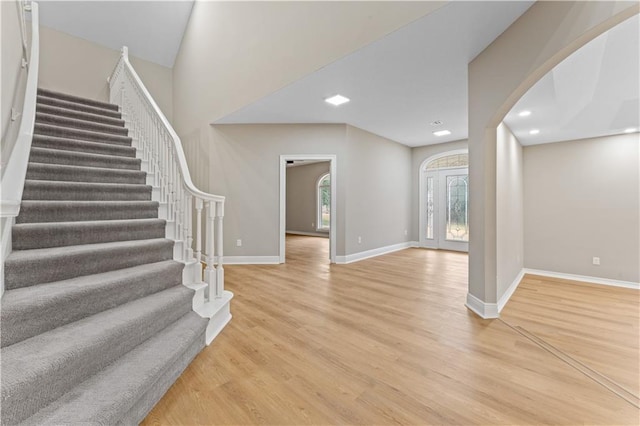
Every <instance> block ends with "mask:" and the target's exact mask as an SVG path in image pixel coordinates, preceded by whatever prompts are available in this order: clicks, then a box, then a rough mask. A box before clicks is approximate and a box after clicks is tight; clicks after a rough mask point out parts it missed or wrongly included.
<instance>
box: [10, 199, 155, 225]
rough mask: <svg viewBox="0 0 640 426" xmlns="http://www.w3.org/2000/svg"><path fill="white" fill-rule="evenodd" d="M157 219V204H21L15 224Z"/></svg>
mask: <svg viewBox="0 0 640 426" xmlns="http://www.w3.org/2000/svg"><path fill="white" fill-rule="evenodd" d="M157 217H158V204H157V203H148V204H145V205H135V204H134V205H126V206H103V205H96V206H86V205H81V206H78V205H74V204H73V203H69V204H68V205H55V206H50V205H47V204H46V203H37V202H36V203H29V202H27V203H22V206H21V207H20V214H19V215H18V217H17V218H16V223H42V222H77V221H88V220H125V219H152V218H157Z"/></svg>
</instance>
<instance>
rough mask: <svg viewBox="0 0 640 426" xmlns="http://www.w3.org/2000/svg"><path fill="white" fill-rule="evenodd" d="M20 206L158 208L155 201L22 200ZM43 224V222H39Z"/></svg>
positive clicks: (157, 203)
mask: <svg viewBox="0 0 640 426" xmlns="http://www.w3.org/2000/svg"><path fill="white" fill-rule="evenodd" d="M21 204H22V206H25V205H26V206H34V205H45V206H51V207H55V208H61V207H67V206H71V207H73V208H78V207H94V206H100V205H102V204H104V207H105V208H109V207H118V206H133V207H143V206H154V207H158V206H159V205H160V203H159V202H157V201H151V200H144V201H141V200H133V201H127V200H107V201H102V200H97V201H96V200H90V201H86V200H22V203H21ZM40 223H43V222H40Z"/></svg>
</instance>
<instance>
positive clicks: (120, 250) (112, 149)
mask: <svg viewBox="0 0 640 426" xmlns="http://www.w3.org/2000/svg"><path fill="white" fill-rule="evenodd" d="M34 133H35V134H34V137H33V143H32V149H31V155H30V158H29V164H28V168H27V179H26V181H25V185H24V192H23V201H22V204H21V208H20V214H19V216H18V217H17V218H16V223H15V225H14V226H13V229H12V240H13V252H12V253H11V254H10V255H9V256H8V257H7V259H6V261H5V264H4V274H5V277H4V278H5V293H4V295H3V297H2V306H1V309H0V336H1V338H0V346H1V349H0V359H1V360H2V375H1V376H0V383H1V388H2V389H1V390H2V395H1V398H2V399H1V405H2V410H1V418H0V420H1V422H2V424H3V425H4V424H6V425H13V424H33V425H42V424H49V425H59V424H100V425H111V424H136V423H138V422H140V421H142V420H143V419H144V417H145V416H146V415H147V414H148V412H149V411H150V410H151V408H153V406H154V405H155V404H156V402H157V401H158V400H159V399H160V398H161V397H162V396H163V395H164V393H165V392H166V391H167V390H168V389H169V387H170V386H171V385H172V384H173V382H174V381H175V380H176V379H177V378H178V376H179V375H180V374H181V373H182V371H184V369H185V368H186V367H187V366H188V365H189V363H190V362H191V360H192V359H193V358H194V357H195V356H196V355H197V354H198V352H199V351H201V350H202V348H204V345H205V337H204V336H205V329H206V326H207V322H208V321H207V320H206V319H204V318H201V317H200V316H199V315H197V314H195V313H194V312H193V311H192V303H193V296H194V293H193V291H192V290H190V289H188V288H187V287H185V286H183V285H182V284H181V283H182V270H183V265H182V264H181V263H179V262H176V261H174V260H173V245H174V243H173V241H171V240H169V239H166V238H165V228H166V221H165V220H162V219H159V218H158V207H159V204H158V203H157V202H155V201H152V200H151V196H152V188H151V187H150V186H148V185H146V173H144V172H143V171H141V162H140V160H139V159H137V158H136V150H135V148H133V147H132V146H131V141H132V139H131V137H130V136H129V135H128V130H127V129H126V127H125V123H124V121H123V120H122V118H121V115H120V112H119V111H118V107H117V106H116V105H111V104H108V103H105V102H100V101H93V100H89V99H84V98H79V97H77V96H73V95H67V94H61V93H56V92H52V91H49V90H42V89H40V90H38V102H37V114H36V124H35V127H34Z"/></svg>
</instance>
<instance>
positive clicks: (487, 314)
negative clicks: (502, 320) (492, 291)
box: [465, 293, 500, 319]
mask: <svg viewBox="0 0 640 426" xmlns="http://www.w3.org/2000/svg"><path fill="white" fill-rule="evenodd" d="M465 306H466V307H467V308H469V309H470V310H472V311H473V312H475V313H476V314H478V315H479V316H480V317H481V318H483V319H494V318H499V317H500V315H499V314H498V304H497V303H484V302H483V301H482V300H480V299H478V298H477V297H475V296H474V295H473V294H471V293H467V303H465Z"/></svg>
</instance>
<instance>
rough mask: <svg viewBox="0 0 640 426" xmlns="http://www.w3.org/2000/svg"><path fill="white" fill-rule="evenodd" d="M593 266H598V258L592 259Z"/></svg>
mask: <svg viewBox="0 0 640 426" xmlns="http://www.w3.org/2000/svg"><path fill="white" fill-rule="evenodd" d="M593 264H594V265H600V258H599V257H594V258H593Z"/></svg>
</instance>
